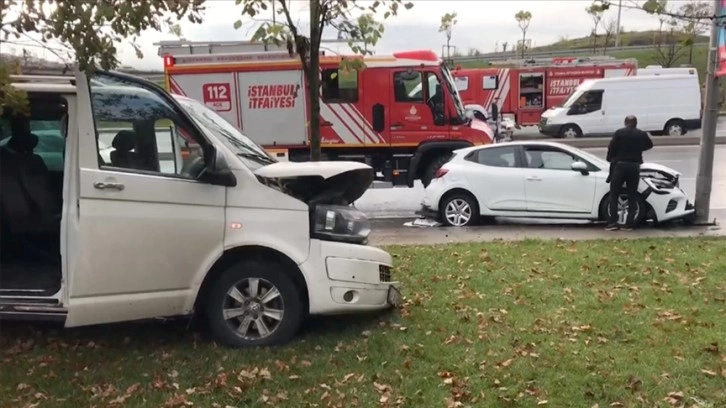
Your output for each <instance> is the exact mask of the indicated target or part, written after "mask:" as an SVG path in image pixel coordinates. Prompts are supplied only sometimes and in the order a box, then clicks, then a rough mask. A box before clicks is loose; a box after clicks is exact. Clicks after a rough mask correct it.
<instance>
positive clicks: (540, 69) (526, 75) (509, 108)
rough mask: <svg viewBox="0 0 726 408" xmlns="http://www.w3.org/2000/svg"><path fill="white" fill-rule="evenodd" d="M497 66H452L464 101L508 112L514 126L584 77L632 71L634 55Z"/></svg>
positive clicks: (528, 121)
mask: <svg viewBox="0 0 726 408" xmlns="http://www.w3.org/2000/svg"><path fill="white" fill-rule="evenodd" d="M495 64H496V65H499V67H495V68H494V67H493V68H475V69H474V68H472V69H462V68H461V67H456V69H454V70H453V71H452V75H453V76H454V80H455V81H456V85H457V88H458V90H459V94H460V95H461V98H462V99H463V101H464V104H465V105H479V106H482V107H483V109H485V110H486V111H487V112H491V107H492V104H494V103H496V104H497V107H498V108H499V113H500V114H501V115H506V116H508V115H511V116H514V121H515V123H516V124H517V125H518V126H533V125H536V124H537V123H539V120H540V115H542V112H544V111H546V110H547V109H549V108H552V107H554V106H557V105H558V104H560V103H562V102H564V101H565V99H566V98H567V96H569V95H570V93H571V92H572V91H573V90H574V89H575V88H576V87H577V86H578V85H580V83H582V82H583V81H584V80H586V79H591V78H609V77H620V76H631V75H635V74H636V70H637V68H638V61H637V60H636V59H615V58H611V57H589V58H577V57H557V58H545V59H529V60H515V61H503V62H501V63H495Z"/></svg>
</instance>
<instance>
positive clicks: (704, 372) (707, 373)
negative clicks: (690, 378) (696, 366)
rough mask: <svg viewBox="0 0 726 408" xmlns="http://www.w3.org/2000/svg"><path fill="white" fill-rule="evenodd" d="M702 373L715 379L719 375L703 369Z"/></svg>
mask: <svg viewBox="0 0 726 408" xmlns="http://www.w3.org/2000/svg"><path fill="white" fill-rule="evenodd" d="M701 372H702V373H703V374H706V375H707V376H708V377H715V376H717V375H718V374H716V372H715V371H712V370H706V369H701Z"/></svg>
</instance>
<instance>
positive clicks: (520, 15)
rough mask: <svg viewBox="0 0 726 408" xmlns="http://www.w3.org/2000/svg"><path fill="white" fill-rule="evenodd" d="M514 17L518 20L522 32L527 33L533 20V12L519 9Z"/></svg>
mask: <svg viewBox="0 0 726 408" xmlns="http://www.w3.org/2000/svg"><path fill="white" fill-rule="evenodd" d="M514 19H515V20H517V24H518V25H519V28H520V29H521V30H522V33H526V32H527V29H528V28H529V23H530V22H531V21H532V13H531V12H529V11H526V10H519V11H518V12H517V14H515V15H514Z"/></svg>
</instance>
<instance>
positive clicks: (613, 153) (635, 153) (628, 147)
mask: <svg viewBox="0 0 726 408" xmlns="http://www.w3.org/2000/svg"><path fill="white" fill-rule="evenodd" d="M652 148H653V141H652V140H650V136H648V133H646V132H643V131H642V130H640V129H637V128H629V127H624V128H621V129H618V130H617V131H615V135H614V136H613V138H612V139H610V145H609V146H608V154H607V161H609V162H610V175H611V174H612V172H613V169H614V165H615V163H617V162H634V163H643V152H644V151H646V150H650V149H652ZM610 175H608V180H607V181H610Z"/></svg>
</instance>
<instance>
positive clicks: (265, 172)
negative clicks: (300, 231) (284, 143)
mask: <svg viewBox="0 0 726 408" xmlns="http://www.w3.org/2000/svg"><path fill="white" fill-rule="evenodd" d="M255 175H256V176H257V177H258V178H260V180H261V181H263V182H265V184H268V185H276V186H277V187H278V188H280V189H281V190H282V191H283V192H284V193H286V194H289V195H291V196H293V197H295V198H298V199H300V200H302V201H304V202H306V203H308V204H322V203H325V204H344V205H347V204H350V203H352V202H353V201H355V200H357V199H358V198H360V196H362V195H363V193H365V192H366V190H368V187H370V185H371V183H372V182H373V178H374V172H373V168H372V167H371V166H369V165H367V164H365V163H360V162H355V161H321V162H277V163H273V164H270V165H267V166H264V167H260V168H259V169H257V170H256V171H255Z"/></svg>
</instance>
